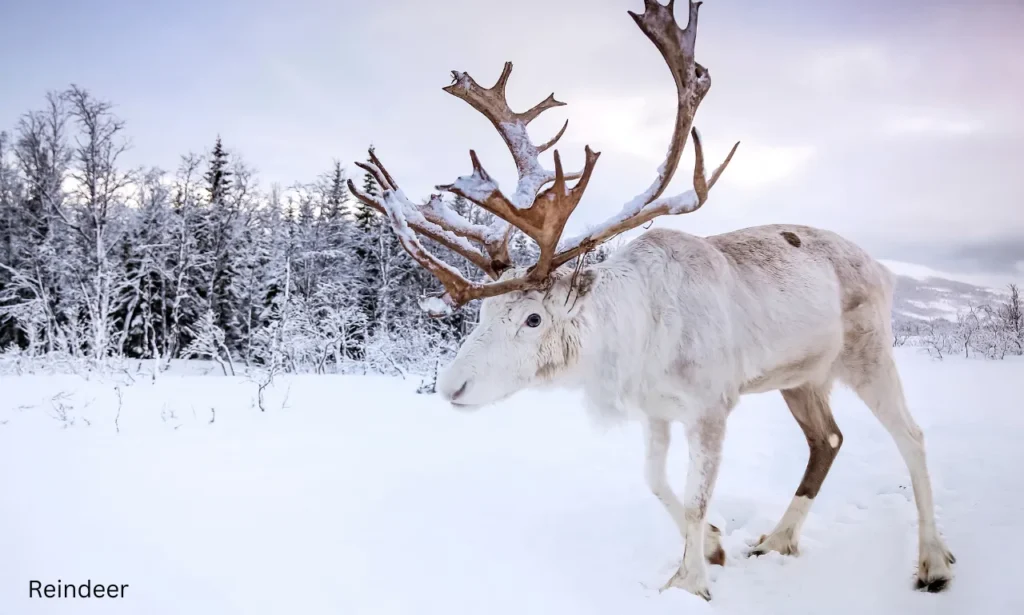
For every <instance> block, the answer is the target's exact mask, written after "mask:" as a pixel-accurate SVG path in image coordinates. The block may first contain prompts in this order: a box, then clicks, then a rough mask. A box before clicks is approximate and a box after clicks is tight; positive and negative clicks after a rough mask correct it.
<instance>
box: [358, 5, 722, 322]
mask: <svg viewBox="0 0 1024 615" xmlns="http://www.w3.org/2000/svg"><path fill="white" fill-rule="evenodd" d="M700 4H701V3H700V2H692V1H691V2H690V3H689V15H688V20H687V24H686V27H685V28H680V27H679V25H678V24H677V23H676V20H675V16H674V14H673V7H674V2H673V1H670V2H669V3H668V4H667V5H662V4H660V3H659V2H657V0H644V12H643V14H641V15H638V14H636V13H633V12H632V11H629V15H630V16H631V17H632V18H633V20H634V21H635V22H636V24H637V26H639V27H640V29H641V30H642V31H643V33H644V34H645V35H647V37H648V38H649V39H650V40H651V42H653V43H654V45H655V46H656V47H657V48H658V51H659V52H661V55H662V58H663V59H664V60H665V63H666V64H667V65H668V67H669V70H670V71H671V73H672V77H673V80H674V81H675V84H676V91H677V94H678V98H677V101H678V102H677V109H676V121H675V127H674V129H673V132H672V138H671V139H670V141H669V147H668V153H667V154H666V156H665V161H664V163H662V165H661V166H660V167H658V172H657V175H656V176H655V179H654V181H653V182H652V183H651V185H650V186H649V187H648V188H647V189H646V190H644V191H643V192H641V193H640V194H639V195H637V196H636V197H634V198H633V199H631V200H630V201H629V202H628V203H626V204H625V205H624V206H623V208H622V210H621V211H620V212H619V213H618V214H617V215H615V216H613V217H612V218H610V219H608V220H606V221H604V222H603V223H601V224H599V225H596V226H595V227H593V228H592V229H591V230H590V231H589V232H588V233H586V234H584V235H582V236H580V237H577V238H574V239H572V240H569V241H567V242H563V243H562V246H561V251H558V248H559V241H560V239H561V235H562V231H563V229H564V228H565V224H566V222H567V221H568V219H569V216H571V215H572V213H573V211H575V208H576V206H577V205H578V204H579V202H580V199H581V198H582V196H583V192H584V190H586V187H587V185H588V183H589V181H590V176H591V174H592V173H593V171H594V166H595V164H596V163H597V159H598V157H599V156H600V154H599V153H598V152H594V151H593V150H591V149H590V147H587V148H585V154H586V161H585V164H584V167H583V170H582V171H579V172H576V173H565V172H564V170H563V169H562V164H561V158H560V156H559V153H558V150H555V152H554V162H555V169H554V170H553V171H552V170H549V169H546V168H545V167H544V166H543V165H541V163H540V160H539V156H540V154H541V153H542V152H544V151H546V150H548V149H549V148H551V147H553V146H554V145H555V144H556V143H557V142H558V140H559V139H560V138H561V137H562V135H563V134H564V133H565V130H566V128H567V127H568V121H566V122H565V124H563V125H562V128H561V129H560V130H559V131H558V133H557V134H556V135H555V136H554V137H553V138H552V139H550V140H548V141H546V142H544V143H543V144H541V145H539V146H538V145H536V144H534V142H533V141H532V140H531V139H530V135H529V132H528V130H527V127H528V125H529V124H530V122H531V121H533V120H534V119H536V118H537V117H538V116H539V115H540V114H541V113H543V112H544V111H547V110H548V109H552V108H554V107H560V106H562V105H564V104H565V103H563V102H560V101H558V100H556V99H555V97H554V94H551V95H549V96H548V97H547V98H545V99H544V100H542V101H541V102H539V103H537V104H536V105H534V106H533V107H531V108H530V109H528V110H526V111H523V112H519V113H517V112H515V111H512V109H511V108H510V107H509V105H508V100H507V98H506V95H505V88H506V86H507V84H508V79H509V76H510V75H511V74H512V63H511V62H506V63H505V66H504V68H503V69H502V71H501V75H500V76H499V77H498V80H497V82H495V84H494V85H493V86H491V87H489V88H485V87H482V86H481V85H480V84H478V83H477V82H476V81H475V80H474V79H473V78H472V77H471V76H470V75H469V74H468V73H464V72H459V71H452V83H451V84H450V85H448V86H446V87H445V88H443V89H444V91H445V92H447V93H449V94H451V95H453V96H456V97H457V98H461V99H462V100H464V101H466V102H467V103H469V105H470V106H472V107H473V108H474V109H476V110H477V111H479V112H480V113H481V114H483V115H484V117H486V118H487V119H488V120H490V122H491V124H492V125H493V126H494V128H495V129H496V130H497V131H498V134H499V135H500V136H501V138H502V139H503V140H504V141H505V144H506V145H507V146H508V149H509V152H510V153H511V154H512V159H513V160H514V161H515V164H516V170H517V172H518V176H519V177H518V181H517V183H516V188H515V191H514V192H512V193H511V195H507V194H505V193H504V192H502V190H501V188H500V187H499V186H498V182H496V181H495V180H494V178H493V177H491V175H490V174H489V173H488V172H487V171H486V170H485V169H484V167H483V165H482V164H481V163H480V159H479V158H478V157H477V155H476V152H475V151H474V150H470V152H469V155H470V161H471V162H472V165H473V171H472V173H471V174H469V175H465V176H462V177H459V178H457V179H456V180H455V181H454V182H452V183H451V184H446V185H439V186H437V189H438V190H442V191H445V192H449V193H452V194H456V195H459V196H462V197H464V198H466V199H468V200H470V201H472V202H473V203H475V204H476V205H478V206H480V207H481V208H483V209H485V210H487V211H489V212H491V213H492V214H494V215H495V216H496V218H497V219H498V220H497V221H496V222H495V223H494V224H492V225H490V226H487V227H484V226H482V225H475V224H472V223H470V222H469V221H468V220H466V219H465V218H463V217H462V216H459V215H458V214H457V213H455V212H454V211H452V210H451V208H449V207H448V206H447V204H445V203H444V201H443V200H442V199H441V197H440V196H438V195H435V196H433V197H431V198H430V199H429V200H428V201H427V202H426V203H424V204H420V205H416V204H413V203H412V202H411V201H409V199H407V198H406V197H405V195H404V194H402V192H401V190H399V189H398V186H397V185H396V184H395V183H394V180H393V179H392V178H391V177H390V175H388V174H387V171H385V170H384V168H383V166H381V164H380V161H379V160H377V159H376V156H374V155H373V153H372V151H371V154H370V155H371V164H368V165H367V164H360V166H361V167H362V168H364V169H366V170H367V171H368V172H369V173H370V174H371V175H372V176H373V177H374V178H375V180H376V181H377V183H378V184H379V185H380V186H381V188H382V191H383V196H381V197H372V196H369V195H366V194H364V193H361V192H359V191H358V190H356V188H355V186H354V185H352V182H349V187H350V188H351V189H352V191H353V193H354V194H356V196H357V197H358V198H360V200H362V201H363V202H366V203H369V204H371V205H373V206H374V207H376V208H378V209H380V210H381V211H385V212H386V213H387V215H388V218H389V219H390V220H391V221H392V226H393V227H394V228H395V231H396V232H398V233H399V237H400V239H401V241H402V245H403V246H404V247H405V248H406V249H407V250H408V251H409V253H410V254H411V255H412V256H413V258H414V259H416V261H417V262H418V263H420V264H421V265H423V266H424V267H427V268H428V269H430V270H431V271H432V272H433V273H434V274H435V275H437V277H438V279H440V280H441V282H442V283H443V284H444V286H445V288H446V289H447V291H448V296H449V298H450V300H451V302H452V303H454V304H456V305H457V304H460V303H464V302H465V301H469V300H471V299H477V298H484V297H490V296H494V295H498V294H502V293H506V292H509V291H512V290H521V289H529V288H542V287H544V286H545V285H547V284H548V283H550V280H549V274H550V273H551V271H552V270H553V269H555V268H557V267H559V266H560V265H562V264H565V263H567V262H568V261H570V260H572V259H573V258H575V257H577V256H579V255H580V254H582V253H584V252H586V251H588V250H591V249H593V248H594V247H596V246H597V245H598V244H600V243H602V242H604V241H607V240H608V239H610V238H612V237H614V236H615V235H618V234H619V233H623V232H625V231H628V230H629V229H632V228H635V227H636V226H639V225H641V224H644V223H645V222H647V221H649V220H651V219H653V218H655V217H657V216H662V215H678V214H685V213H690V212H692V211H695V210H697V209H698V208H700V207H701V206H702V205H703V204H704V203H705V202H706V201H707V198H708V191H709V190H710V189H711V187H712V186H714V184H715V182H716V181H717V180H718V178H719V177H720V176H721V174H722V172H723V171H724V170H725V167H726V166H727V165H728V164H729V161H730V160H731V159H732V156H733V154H734V153H735V152H736V147H737V146H738V145H739V143H737V144H736V146H733V148H732V150H731V151H730V152H729V155H728V156H727V157H726V159H725V161H724V162H723V163H722V164H721V165H720V166H719V167H718V168H717V169H716V170H715V172H714V173H712V176H711V178H710V179H708V178H706V177H705V175H704V153H703V149H702V146H701V141H700V135H699V134H698V133H697V132H696V129H694V128H693V118H694V114H695V113H696V111H697V107H698V106H699V105H700V103H701V101H702V100H703V99H704V96H705V95H706V94H707V92H708V90H709V89H710V88H711V75H710V74H709V73H708V71H707V69H705V68H704V67H703V66H701V65H700V64H698V63H697V62H696V61H695V60H694V47H695V45H696V39H697V14H698V9H699V7H700ZM691 132H692V133H693V139H694V148H695V152H696V155H695V163H694V174H693V176H694V184H693V186H694V187H693V189H692V190H689V191H687V192H684V193H682V194H678V195H675V196H670V197H662V193H663V192H664V190H665V188H666V187H667V186H668V184H669V182H670V181H671V180H672V176H673V175H674V174H675V171H676V168H677V167H678V166H679V158H680V156H681V155H682V152H683V149H684V148H685V147H686V141H687V135H688V134H689V133H691ZM570 180H578V181H577V182H576V184H575V185H573V186H572V187H569V186H568V185H567V184H566V182H567V181H570ZM548 184H550V186H548ZM545 186H548V187H547V188H545ZM513 227H515V228H518V229H519V230H521V231H522V232H523V233H524V234H526V235H527V236H528V237H530V238H531V239H533V240H534V241H536V242H537V245H538V247H539V248H540V257H539V259H538V261H537V263H536V264H535V265H534V266H533V267H532V268H531V269H530V270H529V271H528V272H527V273H526V274H525V275H524V276H523V277H521V278H516V279H511V280H503V281H501V282H497V281H496V282H491V283H480V284H477V283H472V282H469V281H468V280H466V279H465V278H464V277H462V275H461V274H459V273H458V271H456V270H455V269H454V268H453V267H451V266H450V265H447V264H444V263H442V262H441V261H440V260H439V259H438V258H437V257H435V256H434V255H432V254H430V253H429V252H428V251H427V250H426V249H425V248H424V247H423V246H422V244H420V242H419V240H418V239H417V238H416V236H415V233H413V230H415V231H416V232H417V233H420V234H421V235H424V236H427V237H429V238H431V239H433V240H435V241H437V242H438V243H441V244H442V245H444V246H446V247H448V248H449V249H452V250H454V251H455V252H458V253H459V254H462V255H463V256H464V257H466V259H468V260H469V261H470V262H472V263H473V264H474V265H476V266H478V267H480V268H481V269H482V270H484V271H485V272H487V273H488V275H490V276H491V278H493V279H497V278H498V276H499V275H500V273H501V271H503V270H504V269H506V268H507V267H509V266H510V264H511V261H510V259H509V257H508V242H509V239H510V238H511V235H512V230H513ZM471 242H476V243H477V244H479V245H480V246H482V248H483V250H481V249H479V248H477V247H476V246H474V245H473V244H472V243H471Z"/></svg>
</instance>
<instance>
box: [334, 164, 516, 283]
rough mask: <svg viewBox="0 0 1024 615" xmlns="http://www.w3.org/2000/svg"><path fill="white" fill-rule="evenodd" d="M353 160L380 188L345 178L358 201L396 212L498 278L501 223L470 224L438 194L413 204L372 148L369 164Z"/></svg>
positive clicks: (502, 258) (503, 263)
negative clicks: (373, 191) (371, 190)
mask: <svg viewBox="0 0 1024 615" xmlns="http://www.w3.org/2000/svg"><path fill="white" fill-rule="evenodd" d="M355 164H356V166H358V167H359V168H361V169H363V170H365V171H366V172H367V173H369V174H370V175H371V177H373V179H374V181H375V182H376V183H377V185H378V186H380V188H381V190H382V191H383V192H382V194H381V195H379V196H375V195H370V194H367V193H365V192H363V191H362V190H360V189H359V188H357V187H356V185H355V183H354V182H353V181H352V180H351V179H350V180H348V188H349V191H350V192H351V193H352V194H353V195H355V197H356V198H357V199H359V200H360V201H361V202H363V203H365V204H366V205H368V206H370V207H373V208H374V209H376V210H377V211H379V212H381V213H383V214H384V215H386V216H388V218H389V220H392V221H394V220H395V216H399V217H400V218H401V220H402V223H403V224H404V225H406V226H408V227H410V228H412V229H413V230H415V231H416V232H417V233H419V234H420V235H423V236H424V237H428V238H430V239H432V240H433V241H436V242H437V243H439V244H441V245H442V246H444V247H446V248H448V249H449V250H452V251H453V252H455V253H457V254H459V255H461V256H462V257H464V258H465V259H466V260H468V261H469V262H470V263H472V264H473V265H474V266H476V267H478V268H479V269H481V270H482V271H483V272H484V273H486V274H487V275H488V276H490V277H491V278H497V277H498V275H500V273H501V271H503V270H504V269H506V268H507V267H508V266H509V265H510V261H509V258H508V252H507V245H506V243H507V242H505V241H503V239H504V238H503V236H502V235H503V233H502V231H503V230H504V229H502V228H501V227H497V228H488V227H485V226H482V225H479V224H471V223H470V222H469V221H468V220H466V219H465V218H463V217H461V216H459V215H458V214H457V213H455V212H454V211H451V209H450V208H448V206H447V205H446V204H445V203H444V202H443V201H442V200H441V197H440V195H432V196H431V198H430V200H428V201H427V203H424V204H422V205H415V204H413V203H412V202H410V201H409V200H408V198H406V196H405V195H404V194H403V193H402V191H401V190H400V189H399V188H398V184H397V183H395V181H394V179H393V178H392V177H391V175H390V174H389V173H388V172H387V169H385V168H384V165H383V164H382V163H381V162H380V159H378V158H377V156H376V154H375V153H374V152H373V150H371V151H370V163H369V164H367V163H364V162H356V163H355ZM392 226H394V224H392ZM395 232H396V233H398V234H399V235H400V236H401V233H400V232H399V229H398V228H395ZM496 237H497V239H496ZM413 239H415V236H413ZM467 239H470V240H473V241H475V242H477V243H479V244H480V245H482V246H484V248H485V249H486V250H487V254H486V255H485V254H484V253H482V252H481V251H480V250H478V249H477V248H475V247H474V246H473V245H472V244H471V243H469V241H466V240H467ZM417 244H418V242H417ZM403 246H404V242H403ZM419 249H420V250H421V251H422V252H423V253H425V254H427V255H428V256H430V257H432V258H433V255H431V254H430V253H429V252H427V251H426V249H425V248H423V247H422V246H421V245H420V246H419ZM417 261H419V258H417ZM421 264H422V263H421ZM431 271H433V269H431ZM439 279H440V278H439ZM466 283H467V284H468V283H469V282H466ZM446 286H447V285H446Z"/></svg>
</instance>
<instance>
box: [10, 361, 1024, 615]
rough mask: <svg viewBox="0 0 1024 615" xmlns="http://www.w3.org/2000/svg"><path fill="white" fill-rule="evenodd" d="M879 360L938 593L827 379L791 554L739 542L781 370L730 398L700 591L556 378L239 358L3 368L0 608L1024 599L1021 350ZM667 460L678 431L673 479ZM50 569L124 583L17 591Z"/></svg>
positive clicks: (772, 507) (801, 606)
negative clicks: (705, 584) (281, 369)
mask: <svg viewBox="0 0 1024 615" xmlns="http://www.w3.org/2000/svg"><path fill="white" fill-rule="evenodd" d="M899 360H900V365H901V368H902V371H903V377H904V381H905V386H906V389H907V393H908V397H909V399H910V403H911V405H912V408H913V411H914V413H915V414H916V416H917V419H918V421H919V423H920V424H921V426H922V427H923V429H924V431H925V434H926V438H927V447H928V453H929V456H930V464H931V470H932V477H933V481H934V484H935V491H936V501H937V508H938V518H939V523H940V527H941V530H942V532H943V533H944V535H945V536H946V538H947V541H948V543H949V545H950V548H951V549H952V550H953V552H954V553H955V554H956V556H957V560H958V563H957V566H956V572H957V577H956V579H955V580H954V582H953V585H952V586H951V588H950V589H949V590H948V592H947V593H945V594H937V595H931V594H922V593H919V592H915V591H912V589H911V584H912V580H913V572H914V567H915V565H916V554H917V549H916V547H917V545H916V540H917V534H916V515H915V509H914V506H913V503H912V494H911V491H910V488H909V487H910V485H909V482H908V478H907V473H906V470H905V468H904V465H903V462H902V461H901V459H900V457H899V455H898V453H897V451H896V448H895V446H894V445H893V443H892V441H891V440H890V438H889V436H888V435H887V434H886V433H885V431H884V430H883V429H882V428H881V427H880V426H879V425H878V424H877V422H876V421H875V419H874V418H873V416H872V415H871V414H870V412H869V411H868V409H867V408H866V407H864V406H863V405H862V404H861V403H860V402H859V401H858V400H857V399H856V398H855V397H854V396H853V395H852V394H851V393H849V392H848V391H846V390H842V389H840V390H837V392H836V394H835V395H834V407H835V413H836V418H837V421H838V423H839V425H840V426H841V428H842V429H843V432H844V434H845V443H844V446H843V449H842V452H841V453H840V455H839V457H838V459H837V460H836V463H835V465H834V466H833V469H832V472H831V474H830V475H829V477H828V480H827V481H826V482H825V485H824V488H823V490H822V492H821V494H820V496H819V498H818V501H817V502H816V504H815V506H814V509H813V510H812V512H811V514H810V517H809V518H808V520H807V523H806V526H805V529H804V538H803V541H802V544H801V547H802V554H801V555H800V557H798V558H790V557H783V556H780V555H778V554H770V555H768V556H765V557H761V558H755V559H746V558H745V557H744V552H745V551H746V549H747V548H748V542H750V541H752V540H753V539H754V538H756V537H757V536H758V535H759V534H761V533H764V532H766V531H768V530H769V529H770V528H771V527H772V526H773V525H774V523H775V521H776V520H777V518H778V516H779V515H781V513H782V511H783V509H784V508H785V506H786V504H787V503H788V502H789V499H790V497H791V496H792V494H793V491H794V489H795V488H796V486H797V483H798V482H799V480H800V476H801V474H802V472H803V469H804V464H805V460H806V456H807V448H806V445H805V443H804V440H803V436H802V434H801V432H800V430H799V428H798V427H797V425H796V423H795V422H794V421H793V419H792V418H791V417H790V416H789V413H788V411H787V410H786V408H785V406H784V404H783V402H782V399H781V397H780V396H779V395H778V394H765V395H760V396H755V397H748V398H745V399H744V400H743V402H742V403H741V404H740V406H739V408H738V409H737V410H736V412H735V414H734V416H733V417H732V419H731V422H730V427H729V429H730V433H729V436H728V438H727V441H726V450H725V463H724V467H723V469H722V472H721V478H720V481H719V483H718V488H717V490H716V492H715V496H714V499H713V501H712V504H711V514H712V520H713V521H715V522H717V523H718V524H719V525H720V526H721V528H722V533H723V541H724V545H725V548H726V551H727V553H728V561H727V562H726V565H725V567H724V568H720V567H711V569H710V571H711V578H712V586H711V589H712V592H713V594H714V600H713V601H712V602H710V603H705V602H704V601H703V600H701V599H699V598H696V597H694V596H691V595H689V594H686V593H684V592H682V591H681V590H668V591H666V592H664V593H660V594H659V592H658V591H657V589H656V588H657V587H659V586H660V585H661V584H662V583H663V582H664V581H665V580H667V579H668V578H669V577H670V576H671V574H672V572H673V571H674V569H675V567H676V566H677V564H678V561H679V558H680V556H681V554H682V553H681V550H682V546H681V541H680V539H679V537H678V535H677V533H676V530H675V526H674V525H673V524H672V522H671V520H670V519H669V517H668V515H667V514H666V513H665V511H664V510H663V509H662V507H661V505H660V504H659V503H658V502H657V500H656V499H655V498H654V497H653V496H652V495H650V494H649V493H648V491H647V489H646V487H645V485H644V481H643V477H642V469H641V468H642V446H641V438H640V435H639V428H638V426H636V425H624V426H618V427H611V428H598V427H595V426H594V425H593V424H592V423H591V422H590V421H589V419H588V418H587V416H586V415H585V413H584V411H583V409H582V407H581V404H580V399H579V397H578V396H577V395H575V394H572V393H567V392H545V393H539V392H536V393H535V392H529V393H522V394H519V395H517V396H515V397H513V398H512V399H510V400H508V401H506V402H504V403H502V404H500V405H497V406H495V407H491V408H487V409H484V410H482V411H479V412H476V413H471V414H465V413H459V412H456V411H454V410H452V409H450V408H449V407H447V406H446V405H445V404H443V403H442V402H441V401H440V400H439V399H438V398H436V397H434V396H427V395H417V394H415V392H414V391H415V388H416V386H417V385H418V384H419V382H418V381H412V380H405V381H403V380H399V379H393V378H386V377H367V376H344V377H342V376H338V377H332V376H309V377H278V379H277V381H276V383H275V385H274V386H273V388H272V389H270V390H269V391H267V393H266V400H265V404H264V405H265V407H266V408H267V410H266V412H261V411H260V410H259V409H258V408H257V407H256V406H255V401H256V397H257V386H256V384H255V383H253V382H251V381H247V380H246V379H244V378H223V377H217V376H194V375H183V376H174V375H164V376H162V377H160V378H159V379H157V380H156V381H155V382H153V381H151V380H150V379H148V378H145V377H141V376H136V381H135V382H131V380H130V379H129V378H128V377H127V376H124V375H122V376H120V377H118V378H92V379H90V380H86V379H84V378H81V377H74V376H18V377H3V378H0V489H2V491H0V493H2V496H0V615H32V614H37V613H68V614H74V615H79V614H83V615H84V614H89V613H103V614H105V613H126V614H128V613H130V614H133V615H136V614H137V615H164V614H172V613H173V614H188V615H203V614H210V615H233V614H244V615H263V614H273V615H279V614H292V613H296V614H302V615H317V614H321V613H324V614H327V613H330V614H344V615H357V614H364V613H366V614H370V613H372V614H398V613H401V614H411V615H420V614H434V613H436V614H439V615H442V614H443V615H454V614H462V613H466V614H473V615H478V614H488V615H498V614H504V613H508V614H515V615H524V614H545V613H552V614H558V615H570V614H577V613H578V614H581V615H584V614H585V615H596V614H601V613H615V614H622V613H630V614H639V613H665V614H668V613H672V614H679V613H701V612H717V613H737V614H743V615H747V614H749V613H759V614H764V613H786V614H795V613H830V614H833V615H841V614H843V613H857V614H866V613H871V614H879V615H881V614H885V613H894V614H895V613H899V614H901V615H905V614H907V613H928V614H932V613H941V614H946V613H948V614H958V613H984V614H986V615H988V614H998V613H1021V612H1024V595H1022V592H1021V590H1020V587H1019V576H1020V564H1019V561H1018V560H1019V558H1020V557H1021V554H1022V553H1024V445H1022V442H1024V412H1022V410H1024V406H1022V400H1024V362H1022V361H1020V360H1013V361H1011V360H1006V361H1000V362H995V361H981V360H970V361H967V360H964V359H959V358H955V357H954V358H948V359H946V360H945V361H941V362H938V361H934V360H932V359H929V358H928V357H926V356H924V355H922V354H920V353H918V352H917V351H915V350H913V349H900V351H899ZM119 395H120V398H121V402H120V404H119V402H118V398H119ZM118 408H120V411H119V412H118ZM679 435H681V434H679ZM685 459H686V449H685V440H684V439H683V438H682V437H677V438H676V444H675V448H674V449H673V454H672V457H671V460H670V462H671V464H672V466H671V468H672V473H673V480H674V483H675V484H676V485H677V486H681V482H682V476H683V472H684V469H685ZM57 579H61V580H62V581H63V582H75V583H84V582H85V581H86V580H87V579H89V580H92V582H93V583H97V582H100V583H116V584H128V585H129V587H128V588H127V589H126V595H125V598H123V599H57V598H53V599H40V598H33V599H29V598H28V589H29V581H30V580H40V581H42V582H43V583H55V582H56V581H57Z"/></svg>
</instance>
